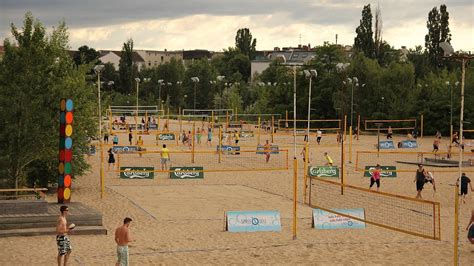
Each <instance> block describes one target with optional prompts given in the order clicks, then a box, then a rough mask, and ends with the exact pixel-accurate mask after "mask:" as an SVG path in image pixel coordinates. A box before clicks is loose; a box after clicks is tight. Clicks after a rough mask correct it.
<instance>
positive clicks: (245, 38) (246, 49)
mask: <svg viewBox="0 0 474 266" xmlns="http://www.w3.org/2000/svg"><path fill="white" fill-rule="evenodd" d="M256 46H257V39H252V33H250V30H249V29H248V28H242V29H239V30H238V31H237V34H236V35H235V47H236V48H237V49H238V50H239V51H241V52H242V53H243V54H244V55H246V56H248V57H249V58H250V60H253V59H255V51H256Z"/></svg>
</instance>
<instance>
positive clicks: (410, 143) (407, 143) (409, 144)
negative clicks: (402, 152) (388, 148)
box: [398, 140, 418, 149]
mask: <svg viewBox="0 0 474 266" xmlns="http://www.w3.org/2000/svg"><path fill="white" fill-rule="evenodd" d="M398 147H399V148H403V149H415V148H418V143H417V142H416V140H404V141H402V142H400V144H399V146H398Z"/></svg>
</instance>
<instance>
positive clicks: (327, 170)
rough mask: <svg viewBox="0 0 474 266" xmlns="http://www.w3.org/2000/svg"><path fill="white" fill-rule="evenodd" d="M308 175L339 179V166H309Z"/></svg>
mask: <svg viewBox="0 0 474 266" xmlns="http://www.w3.org/2000/svg"><path fill="white" fill-rule="evenodd" d="M308 175H309V176H315V177H339V167H337V166H309V167H308Z"/></svg>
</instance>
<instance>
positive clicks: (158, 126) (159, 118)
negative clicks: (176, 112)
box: [156, 114, 181, 131]
mask: <svg viewBox="0 0 474 266" xmlns="http://www.w3.org/2000/svg"><path fill="white" fill-rule="evenodd" d="M160 120H161V115H160V114H158V125H156V128H157V129H158V131H160ZM180 125H181V124H180ZM179 130H181V127H180V128H179Z"/></svg>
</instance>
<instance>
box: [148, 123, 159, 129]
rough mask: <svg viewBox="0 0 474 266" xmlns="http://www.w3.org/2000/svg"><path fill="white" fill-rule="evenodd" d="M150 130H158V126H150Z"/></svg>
mask: <svg viewBox="0 0 474 266" xmlns="http://www.w3.org/2000/svg"><path fill="white" fill-rule="evenodd" d="M150 129H158V124H150Z"/></svg>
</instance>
